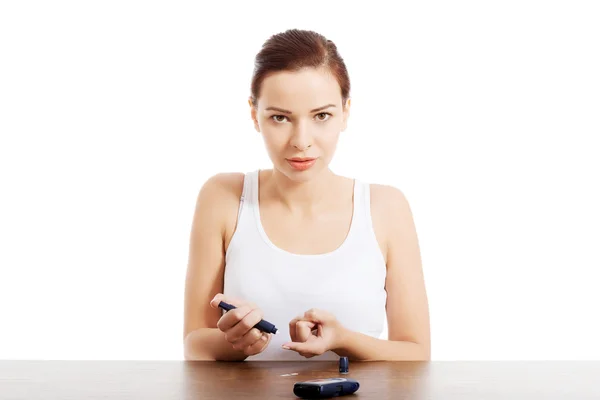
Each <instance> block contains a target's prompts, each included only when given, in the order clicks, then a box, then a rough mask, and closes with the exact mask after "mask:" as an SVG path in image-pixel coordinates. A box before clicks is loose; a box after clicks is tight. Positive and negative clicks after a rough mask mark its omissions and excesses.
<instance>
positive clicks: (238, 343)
mask: <svg viewBox="0 0 600 400" xmlns="http://www.w3.org/2000/svg"><path fill="white" fill-rule="evenodd" d="M262 336H263V335H262V332H261V331H259V330H258V329H256V328H252V329H250V330H249V331H248V332H247V333H246V334H245V335H244V336H242V337H241V338H239V339H238V340H234V341H232V342H231V343H232V345H233V348H234V349H236V350H243V349H245V348H246V347H248V346H252V345H253V344H254V343H256V342H257V341H259V340H260V338H261V337H262ZM227 337H228V338H229V334H227Z"/></svg>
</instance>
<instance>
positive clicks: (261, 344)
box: [244, 333, 272, 356]
mask: <svg viewBox="0 0 600 400" xmlns="http://www.w3.org/2000/svg"><path fill="white" fill-rule="evenodd" d="M271 336H272V335H269V334H267V333H263V334H262V335H261V337H260V339H259V340H258V341H256V342H255V343H254V344H253V345H251V346H248V347H246V348H245V349H244V354H246V355H247V356H253V355H255V354H258V353H262V352H263V351H264V349H266V348H267V346H268V345H269V343H270V342H271Z"/></svg>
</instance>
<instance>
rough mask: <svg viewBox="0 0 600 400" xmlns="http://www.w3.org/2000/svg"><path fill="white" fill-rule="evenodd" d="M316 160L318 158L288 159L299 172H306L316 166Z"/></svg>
mask: <svg viewBox="0 0 600 400" xmlns="http://www.w3.org/2000/svg"><path fill="white" fill-rule="evenodd" d="M316 160H317V159H316V158H308V157H294V158H288V159H287V162H288V164H290V166H291V167H292V168H294V169H295V170H297V171H306V170H307V169H309V168H310V167H312V166H313V165H314V164H315V162H316Z"/></svg>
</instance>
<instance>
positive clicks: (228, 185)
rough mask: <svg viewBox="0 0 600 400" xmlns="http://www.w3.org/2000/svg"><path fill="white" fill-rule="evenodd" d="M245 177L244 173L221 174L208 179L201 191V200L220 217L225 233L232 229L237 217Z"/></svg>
mask: <svg viewBox="0 0 600 400" xmlns="http://www.w3.org/2000/svg"><path fill="white" fill-rule="evenodd" d="M244 176H245V174H244V173H243V172H221V173H218V174H215V175H213V176H211V177H210V178H208V179H207V180H206V182H205V183H204V185H202V188H201V189H200V194H199V196H198V197H199V199H200V198H202V199H204V200H205V202H204V204H205V206H208V207H209V208H210V211H211V213H213V214H215V216H218V217H219V219H220V221H221V222H222V223H223V225H222V227H223V228H224V229H225V232H226V231H227V230H228V229H229V228H230V225H231V223H232V218H234V217H235V216H237V209H238V206H239V201H240V196H241V195H242V190H243V187H244ZM233 223H234V224H235V219H234V220H233Z"/></svg>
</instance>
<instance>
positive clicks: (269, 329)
mask: <svg viewBox="0 0 600 400" xmlns="http://www.w3.org/2000/svg"><path fill="white" fill-rule="evenodd" d="M219 307H220V308H222V309H223V310H225V311H230V310H233V309H234V308H236V306H233V305H231V304H228V303H225V302H224V301H222V302H220V303H219ZM254 327H255V328H256V329H258V330H259V331H262V332H266V333H273V334H275V333H277V328H275V325H273V324H272V323H270V322H268V321H265V320H264V319H261V320H260V322H259V323H258V324H256V325H254Z"/></svg>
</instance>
